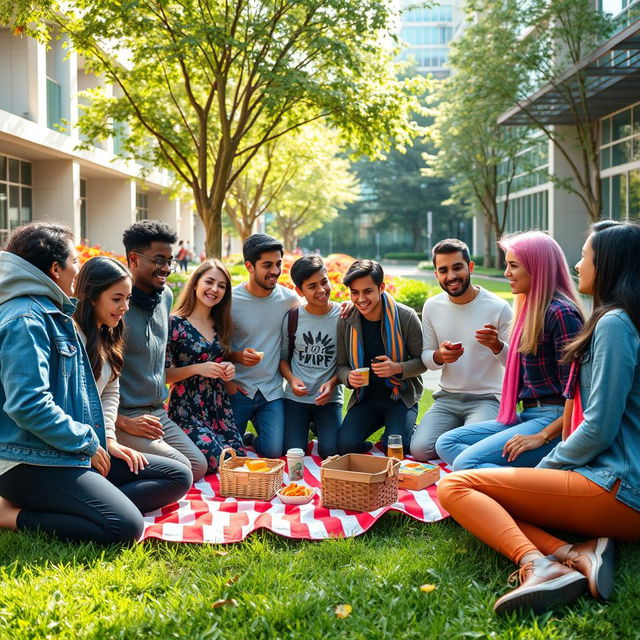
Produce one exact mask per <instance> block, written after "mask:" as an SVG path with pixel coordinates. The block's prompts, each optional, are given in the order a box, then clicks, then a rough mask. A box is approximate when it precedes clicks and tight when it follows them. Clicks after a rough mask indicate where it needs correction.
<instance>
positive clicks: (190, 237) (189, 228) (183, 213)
mask: <svg viewBox="0 0 640 640" xmlns="http://www.w3.org/2000/svg"><path fill="white" fill-rule="evenodd" d="M177 203H178V209H179V212H180V220H179V225H178V228H177V229H176V231H177V233H178V236H179V237H180V238H181V239H182V240H184V241H185V242H188V243H189V244H190V245H191V249H193V247H194V233H193V218H194V215H193V207H192V206H191V202H190V201H185V200H177ZM200 250H201V247H199V248H198V251H200Z"/></svg>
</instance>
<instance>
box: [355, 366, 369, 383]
mask: <svg viewBox="0 0 640 640" xmlns="http://www.w3.org/2000/svg"><path fill="white" fill-rule="evenodd" d="M354 371H355V372H356V373H359V374H360V375H361V376H362V377H363V378H364V386H365V387H366V386H367V385H368V384H369V367H360V368H359V369H354Z"/></svg>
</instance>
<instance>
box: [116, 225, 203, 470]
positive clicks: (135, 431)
mask: <svg viewBox="0 0 640 640" xmlns="http://www.w3.org/2000/svg"><path fill="white" fill-rule="evenodd" d="M176 240H177V236H176V234H175V233H174V231H173V230H172V229H171V227H169V226H168V225H166V224H164V223H163V222H158V221H157V220H142V221H140V222H136V223H135V224H133V225H131V226H130V227H129V228H128V229H127V230H126V231H125V232H124V234H123V236H122V241H123V243H124V248H125V251H126V255H127V263H128V265H129V269H130V270H131V275H132V276H133V289H132V291H131V305H130V307H129V311H127V313H126V314H125V317H124V326H125V331H124V351H123V357H124V363H123V366H122V373H121V375H120V407H119V410H118V419H117V421H116V427H117V437H118V442H120V443H122V444H124V445H126V446H128V447H131V448H132V449H136V450H137V451H141V452H142V453H153V454H156V455H160V456H165V457H168V458H173V459H174V460H179V461H180V462H182V463H184V464H185V465H187V466H189V467H190V468H191V470H192V471H193V479H194V481H197V480H200V479H201V478H202V477H203V476H204V474H205V472H206V470H207V460H206V458H205V457H204V455H203V454H202V453H201V451H200V450H199V449H198V448H197V447H196V445H195V444H193V442H192V441H191V440H190V439H189V437H188V436H187V435H186V434H185V433H184V431H182V429H181V428H180V427H179V426H178V425H177V424H176V423H175V422H173V421H172V420H170V419H169V417H168V416H167V412H166V411H165V408H164V405H163V403H164V401H165V399H166V397H167V387H166V384H165V375H164V364H165V350H166V346H167V336H168V333H169V313H170V311H171V304H172V302H173V296H172V294H171V290H170V289H169V288H168V287H165V283H166V281H167V277H168V276H169V274H170V273H171V272H172V271H175V269H176V267H177V261H176V260H175V259H174V257H173V247H172V245H173V244H174V243H175V242H176Z"/></svg>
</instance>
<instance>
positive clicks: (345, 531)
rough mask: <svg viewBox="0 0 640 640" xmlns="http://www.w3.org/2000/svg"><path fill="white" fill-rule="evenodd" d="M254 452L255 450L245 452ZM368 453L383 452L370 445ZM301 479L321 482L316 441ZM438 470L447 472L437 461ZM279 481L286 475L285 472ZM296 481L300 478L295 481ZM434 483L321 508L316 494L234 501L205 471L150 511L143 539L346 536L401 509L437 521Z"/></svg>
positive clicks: (442, 513) (442, 515) (210, 540)
mask: <svg viewBox="0 0 640 640" xmlns="http://www.w3.org/2000/svg"><path fill="white" fill-rule="evenodd" d="M248 455H250V456H252V457H257V456H256V454H251V453H249V454H248ZM371 455H380V456H381V455H383V454H382V452H381V451H380V450H379V449H377V448H375V447H374V448H373V449H372V450H371ZM304 462H305V477H304V483H305V484H306V485H308V486H310V487H318V488H319V487H320V464H321V462H322V458H320V456H318V451H317V443H316V442H315V441H314V443H313V448H312V449H311V454H310V455H307V456H305V460H304ZM440 466H441V469H442V471H441V474H442V473H446V472H448V471H449V469H447V467H446V466H445V465H444V463H441V464H440ZM283 480H284V482H285V484H286V483H288V482H289V479H288V477H287V474H286V467H285V473H284V476H283ZM298 482H299V483H300V481H298ZM435 489H436V487H435V485H432V486H431V487H428V488H427V489H426V490H422V491H408V490H405V489H400V490H399V492H398V501H397V502H395V503H394V504H391V505H388V506H386V507H382V508H380V509H376V510H375V511H369V512H364V513H363V512H358V511H343V510H342V509H325V508H324V507H322V506H320V497H319V495H317V494H316V495H315V496H314V498H313V501H312V502H310V503H309V504H306V505H300V506H297V505H285V504H282V502H280V499H279V498H278V497H277V496H276V497H274V498H273V500H271V501H269V502H267V501H264V500H246V499H242V500H237V499H236V498H225V497H223V496H219V495H218V490H219V478H218V474H211V475H208V476H205V478H204V479H202V480H200V481H199V482H197V483H196V484H195V485H194V486H192V487H191V490H190V491H189V493H187V495H186V496H185V497H184V498H183V499H182V500H180V501H179V502H177V503H174V504H172V505H169V506H167V507H164V508H163V509H161V510H158V511H154V512H152V513H148V514H147V515H146V517H145V529H144V533H143V534H142V539H146V538H159V539H161V540H168V541H172V542H199V543H216V544H219V543H230V542H241V541H242V540H244V539H245V538H246V537H247V536H248V535H249V534H250V533H252V532H253V531H256V530H258V529H262V528H264V529H269V530H270V531H273V532H274V533H277V534H278V535H281V536H285V537H287V538H298V539H304V540H323V539H325V538H340V537H342V538H350V537H354V536H358V535H360V534H362V533H364V532H365V531H367V530H368V529H370V528H371V527H372V526H373V524H374V523H375V522H376V520H378V518H380V517H381V516H382V515H383V514H384V513H386V512H387V511H390V510H393V511H399V512H400V513H405V514H406V515H408V516H410V517H412V518H415V519H416V520H419V521H421V522H437V521H438V520H442V519H443V518H446V517H447V515H448V514H447V513H446V512H445V511H443V510H442V508H441V507H440V505H439V504H438V500H437V498H436V493H435Z"/></svg>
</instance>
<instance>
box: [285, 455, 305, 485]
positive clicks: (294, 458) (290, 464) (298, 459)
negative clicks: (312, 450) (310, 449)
mask: <svg viewBox="0 0 640 640" xmlns="http://www.w3.org/2000/svg"><path fill="white" fill-rule="evenodd" d="M287 471H288V475H289V480H302V479H303V478H304V451H303V450H302V449H288V450H287Z"/></svg>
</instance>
